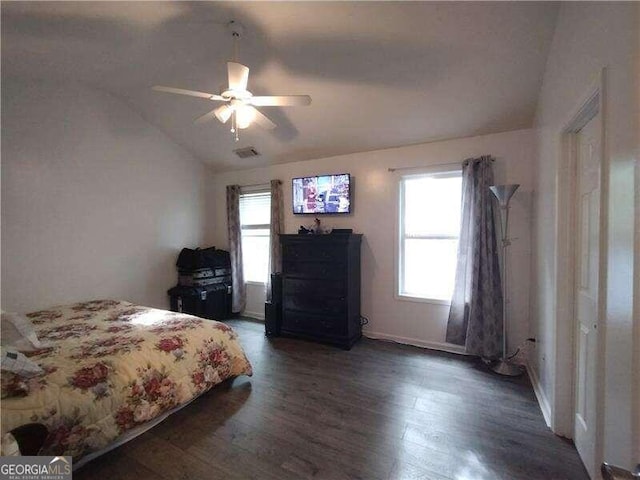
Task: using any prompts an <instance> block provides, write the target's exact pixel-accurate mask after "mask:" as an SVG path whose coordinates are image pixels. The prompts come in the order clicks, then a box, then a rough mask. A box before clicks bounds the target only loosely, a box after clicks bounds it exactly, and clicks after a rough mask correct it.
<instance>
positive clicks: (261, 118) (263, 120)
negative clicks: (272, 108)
mask: <svg viewBox="0 0 640 480" xmlns="http://www.w3.org/2000/svg"><path fill="white" fill-rule="evenodd" d="M248 108H251V109H253V110H255V118H254V121H255V122H256V123H257V124H258V125H260V126H261V127H262V128H266V129H267V130H273V129H274V128H276V124H275V123H273V122H272V121H271V120H270V119H269V117H267V116H266V115H265V114H264V113H262V112H260V110H258V109H257V108H253V107H248Z"/></svg>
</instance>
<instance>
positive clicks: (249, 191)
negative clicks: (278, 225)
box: [240, 185, 272, 287]
mask: <svg viewBox="0 0 640 480" xmlns="http://www.w3.org/2000/svg"><path fill="white" fill-rule="evenodd" d="M259 193H260V194H269V196H271V189H270V187H269V186H268V185H265V186H261V185H259V186H255V187H242V188H241V191H240V197H242V196H243V195H255V194H259ZM270 200H272V199H271V198H270ZM264 229H267V230H271V218H269V223H266V224H255V225H248V226H245V227H243V226H242V219H241V220H240V239H241V241H242V231H243V230H264ZM269 242H271V239H269ZM269 248H271V247H269ZM242 262H243V265H242V268H243V269H244V255H243V257H242ZM268 274H269V272H267V275H268ZM267 280H268V279H265V281H264V282H259V281H256V280H245V281H244V284H245V285H257V286H262V287H266V285H267Z"/></svg>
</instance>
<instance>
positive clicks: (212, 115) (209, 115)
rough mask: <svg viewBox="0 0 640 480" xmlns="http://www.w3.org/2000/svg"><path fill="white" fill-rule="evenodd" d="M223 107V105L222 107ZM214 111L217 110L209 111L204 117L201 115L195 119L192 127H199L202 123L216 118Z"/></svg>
mask: <svg viewBox="0 0 640 480" xmlns="http://www.w3.org/2000/svg"><path fill="white" fill-rule="evenodd" d="M223 106H225V105H223ZM216 110H218V109H217V108H215V109H213V110H211V111H210V112H207V113H205V114H204V115H202V116H201V117H198V118H196V119H195V120H194V121H193V123H194V125H201V124H203V123H206V122H208V121H209V120H211V119H213V118H215V117H217V115H216Z"/></svg>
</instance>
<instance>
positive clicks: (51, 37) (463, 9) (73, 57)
mask: <svg viewBox="0 0 640 480" xmlns="http://www.w3.org/2000/svg"><path fill="white" fill-rule="evenodd" d="M557 8H558V5H557V4H556V3H548V2H530V3H529V2H504V3H502V2H497V3H493V2H491V3H489V2H479V3H453V2H451V3H435V2H424V3H422V2H406V3H405V2H371V3H368V2H297V3H290V2H276V3H271V2H80V3H75V2H43V3H36V2H29V3H26V2H24V3H23V2H17V3H7V2H2V75H3V77H6V76H17V77H21V76H26V77H30V78H34V77H35V78H43V79H49V80H54V81H60V82H80V83H84V84H87V85H89V86H91V87H93V88H97V89H101V90H104V91H107V92H109V93H111V94H113V95H115V96H117V97H119V98H121V99H123V100H124V101H126V102H127V103H128V104H129V105H130V106H131V107H132V108H133V109H134V110H136V111H137V112H139V113H140V115H142V116H143V117H144V118H145V119H147V120H148V121H149V122H150V123H152V124H154V125H156V126H157V127H158V128H160V129H161V130H163V131H164V132H165V133H166V134H167V135H169V136H170V137H171V138H172V139H173V140H174V141H175V142H177V143H179V144H180V145H182V146H183V147H184V148H186V149H187V150H189V151H190V152H191V153H192V154H193V155H194V156H195V157H196V158H199V159H201V160H202V161H205V162H207V163H210V164H211V165H212V166H213V167H214V168H216V169H217V170H229V169H238V168H249V167H253V166H258V165H267V164H270V163H282V162H290V161H297V160H305V159H310V158H321V157H327V156H332V155H339V154H345V153H351V152H357V151H367V150H374V149H381V148H388V147H393V146H398V145H407V144H412V143H421V142H428V141H432V140H439V139H445V138H455V137H464V136H471V135H479V134H486V133H493V132H500V131H507V130H514V129H519V128H526V127H530V126H531V125H532V121H533V116H534V113H535V105H536V100H537V95H538V91H539V89H540V87H541V83H542V77H543V72H544V67H545V61H546V58H547V53H548V50H549V47H550V44H551V39H552V36H553V31H554V26H555V19H556V15H557ZM230 20H236V21H240V22H241V23H242V24H243V25H244V26H245V28H246V33H245V35H244V36H243V37H242V38H241V40H240V44H239V57H238V58H239V61H240V62H241V63H244V64H246V65H248V66H249V67H250V68H251V73H250V79H249V90H251V91H252V92H253V93H254V94H256V95H273V94H309V95H311V96H312V98H313V103H312V105H311V106H309V107H295V108H280V107H263V109H262V110H263V112H264V113H266V114H267V115H269V116H270V117H271V118H272V119H273V120H274V121H275V122H276V123H277V125H278V128H277V129H275V130H273V131H265V130H262V129H260V127H258V126H252V127H250V128H248V129H247V130H243V131H242V132H241V137H240V142H238V143H236V142H235V141H234V139H233V137H232V135H231V133H230V132H229V128H228V126H227V125H222V124H220V123H219V122H217V120H214V121H212V122H209V123H207V124H204V125H193V123H192V121H193V120H194V119H195V118H197V117H199V116H200V115H202V114H204V113H205V112H207V111H209V110H211V109H212V108H214V107H215V105H214V104H213V103H212V102H210V101H208V100H203V99H199V98H192V97H182V96H177V95H168V94H163V93H158V92H153V91H151V90H150V88H149V87H150V86H151V85H155V84H162V85H171V86H177V87H182V88H188V89H194V90H201V91H208V92H212V93H218V92H219V91H220V87H221V86H222V85H224V84H225V82H226V70H225V67H226V65H225V62H226V61H227V60H228V59H229V57H230V56H231V52H232V40H231V36H230V35H229V32H228V31H227V29H226V28H225V25H226V24H227V23H228V22H229V21H230ZM248 145H253V146H255V148H256V149H257V150H258V151H260V152H261V154H262V155H261V156H260V157H255V158H251V159H244V160H243V159H239V158H237V157H236V156H235V155H234V154H233V152H232V151H233V150H234V149H236V148H239V147H244V146H248Z"/></svg>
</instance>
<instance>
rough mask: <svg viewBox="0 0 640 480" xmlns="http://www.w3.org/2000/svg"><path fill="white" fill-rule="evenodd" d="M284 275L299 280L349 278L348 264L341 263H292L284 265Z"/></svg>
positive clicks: (284, 263) (288, 262) (286, 262)
mask: <svg viewBox="0 0 640 480" xmlns="http://www.w3.org/2000/svg"><path fill="white" fill-rule="evenodd" d="M282 273H283V274H284V275H287V276H291V277H299V278H317V279H325V278H345V277H346V276H347V264H346V263H340V262H304V261H300V262H291V261H285V262H283V264H282Z"/></svg>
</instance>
